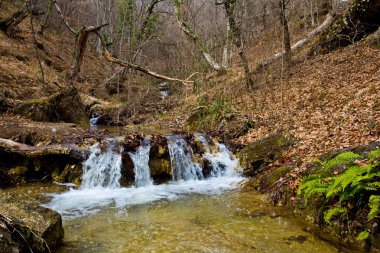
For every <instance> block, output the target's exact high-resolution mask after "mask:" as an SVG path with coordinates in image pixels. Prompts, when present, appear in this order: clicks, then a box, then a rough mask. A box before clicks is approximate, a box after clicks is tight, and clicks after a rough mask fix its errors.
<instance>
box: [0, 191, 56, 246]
mask: <svg viewBox="0 0 380 253" xmlns="http://www.w3.org/2000/svg"><path fill="white" fill-rule="evenodd" d="M4 217H7V218H8V221H9V220H11V221H13V222H11V224H8V225H9V226H13V227H15V226H16V229H17V230H18V232H19V235H17V236H22V237H23V241H22V240H19V241H21V242H22V243H21V244H20V245H19V246H20V248H19V250H20V252H29V250H28V248H27V247H25V241H26V242H27V244H28V247H30V248H31V250H32V251H33V252H49V251H50V250H49V248H50V249H53V248H55V247H56V246H57V245H58V244H60V243H61V242H62V239H63V234H64V231H63V227H62V218H61V216H60V215H59V213H57V212H56V211H53V210H50V209H47V208H44V207H41V206H40V204H39V203H37V202H22V203H21V202H20V201H19V200H17V199H16V198H15V197H14V196H12V195H8V196H5V197H3V198H1V200H0V218H4ZM3 221H4V220H3ZM0 222H1V219H0ZM9 226H8V227H9ZM12 239H14V240H15V241H17V238H14V236H13V235H12Z"/></svg>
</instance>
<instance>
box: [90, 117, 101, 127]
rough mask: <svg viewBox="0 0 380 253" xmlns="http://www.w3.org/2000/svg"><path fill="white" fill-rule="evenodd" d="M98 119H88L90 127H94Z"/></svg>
mask: <svg viewBox="0 0 380 253" xmlns="http://www.w3.org/2000/svg"><path fill="white" fill-rule="evenodd" d="M98 119H99V117H94V118H91V119H90V126H96V125H97V124H98Z"/></svg>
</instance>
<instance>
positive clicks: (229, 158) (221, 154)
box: [194, 133, 241, 177]
mask: <svg viewBox="0 0 380 253" xmlns="http://www.w3.org/2000/svg"><path fill="white" fill-rule="evenodd" d="M194 136H195V137H196V138H198V140H199V141H200V142H202V144H203V147H204V149H205V154H204V158H205V159H207V160H208V161H209V162H210V163H211V175H210V176H211V177H221V176H234V175H236V174H240V173H241V172H240V171H239V170H237V169H238V168H239V161H238V159H236V158H235V157H234V156H233V154H232V153H231V152H230V151H229V150H228V149H227V147H226V146H225V145H224V144H220V143H215V146H216V149H214V150H213V151H211V148H210V144H209V142H208V141H207V138H206V137H205V136H203V135H201V134H199V133H196V134H194ZM231 168H232V169H231Z"/></svg>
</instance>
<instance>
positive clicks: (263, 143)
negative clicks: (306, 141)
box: [238, 134, 293, 177]
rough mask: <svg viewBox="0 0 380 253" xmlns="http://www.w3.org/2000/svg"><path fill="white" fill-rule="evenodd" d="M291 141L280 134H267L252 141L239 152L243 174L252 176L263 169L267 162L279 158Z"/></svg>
mask: <svg viewBox="0 0 380 253" xmlns="http://www.w3.org/2000/svg"><path fill="white" fill-rule="evenodd" d="M292 143H293V139H292V138H291V137H287V136H284V135H281V134H276V135H271V136H268V137H266V138H264V139H262V140H260V141H256V142H253V143H251V144H249V145H248V146H246V147H245V148H243V149H242V150H241V151H240V152H239V154H238V155H239V158H240V164H241V166H242V167H243V175H244V176H248V177H251V176H254V175H256V174H257V173H258V172H260V171H262V170H263V169H264V166H265V165H266V164H268V163H271V162H273V161H275V160H276V159H278V158H280V156H281V154H282V152H283V151H285V150H287V149H288V148H289V147H290V146H291V145H292Z"/></svg>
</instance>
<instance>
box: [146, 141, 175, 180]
mask: <svg viewBox="0 0 380 253" xmlns="http://www.w3.org/2000/svg"><path fill="white" fill-rule="evenodd" d="M149 168H150V175H151V177H152V178H153V180H154V181H155V182H157V183H163V182H166V181H169V180H170V179H171V178H172V169H171V163H170V155H169V150H168V147H167V146H163V145H152V147H151V150H150V156H149Z"/></svg>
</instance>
